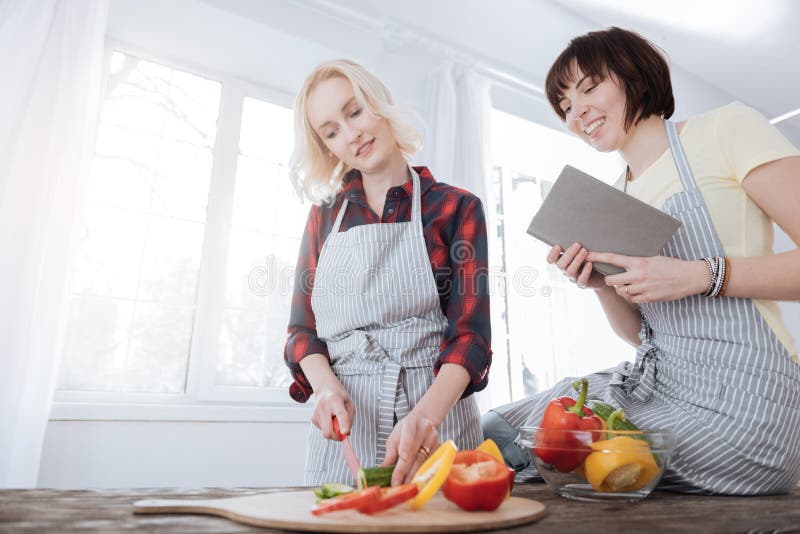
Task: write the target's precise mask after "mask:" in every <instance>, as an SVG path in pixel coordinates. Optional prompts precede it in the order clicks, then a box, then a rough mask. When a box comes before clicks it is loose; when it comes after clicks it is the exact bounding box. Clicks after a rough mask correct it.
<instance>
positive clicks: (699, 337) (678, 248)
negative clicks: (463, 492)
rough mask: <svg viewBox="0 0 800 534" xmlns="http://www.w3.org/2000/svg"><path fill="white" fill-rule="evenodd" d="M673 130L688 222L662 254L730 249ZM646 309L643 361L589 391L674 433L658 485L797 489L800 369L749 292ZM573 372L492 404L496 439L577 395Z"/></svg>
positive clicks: (603, 377)
mask: <svg viewBox="0 0 800 534" xmlns="http://www.w3.org/2000/svg"><path fill="white" fill-rule="evenodd" d="M665 128H666V130H667V137H668V140H669V146H670V150H671V152H672V156H673V159H674V161H675V165H676V167H677V169H678V173H679V175H680V178H681V182H682V184H683V189H684V190H683V191H681V192H679V193H676V194H675V195H673V196H672V197H670V198H669V199H668V200H667V202H666V203H665V204H664V206H663V207H662V210H663V211H665V212H667V213H669V214H670V215H672V216H673V217H676V218H677V219H680V221H681V222H682V225H681V227H680V229H679V230H678V232H677V233H676V234H675V235H674V236H673V238H672V239H671V240H670V241H669V242H668V243H667V245H666V247H665V248H664V250H663V251H662V255H664V256H670V257H674V258H680V259H683V260H697V259H700V258H702V257H710V256H724V255H725V252H724V250H723V248H722V244H721V242H720V240H719V237H718V236H717V232H716V230H715V229H714V226H713V224H712V222H711V218H710V216H709V212H708V209H707V207H706V205H705V201H704V200H703V196H702V194H701V192H700V190H699V189H698V188H697V185H696V183H695V181H694V177H693V175H692V172H691V169H690V168H689V163H688V160H687V158H686V155H685V154H684V152H683V148H682V146H681V144H680V139H679V137H678V132H677V129H676V127H675V124H674V123H671V122H666V121H665ZM639 311H640V314H641V316H642V329H641V332H640V334H639V336H640V339H641V341H642V344H641V345H640V346H639V347H638V349H637V351H636V360H635V362H634V363H633V364H632V365H631V364H630V363H627V362H626V363H623V364H621V365H620V366H619V367H617V368H616V369H610V370H607V371H603V372H600V373H596V374H593V375H590V376H589V377H588V378H589V380H590V396H591V397H593V398H597V399H601V400H604V401H606V402H608V403H610V404H613V405H615V406H617V407H621V408H623V409H624V410H625V412H626V414H627V415H628V417H630V419H631V420H632V421H633V422H634V423H636V424H637V425H638V426H639V427H640V428H648V429H659V428H668V429H672V430H674V431H675V434H676V438H677V444H676V450H675V452H674V454H673V456H672V459H671V462H670V467H669V469H668V471H667V472H666V473H665V475H664V477H663V478H662V480H661V484H660V487H661V488H664V489H672V490H676V491H684V492H689V493H720V494H736V495H755V494H770V493H784V492H787V491H789V490H791V489H792V488H793V487H794V486H795V485H796V484H797V482H798V480H800V366H798V364H797V363H795V362H794V361H793V360H792V358H791V356H790V354H789V353H788V351H787V350H786V349H785V347H784V346H783V345H782V344H781V342H780V341H779V340H778V338H777V336H776V335H775V333H774V332H773V331H772V330H771V329H770V328H769V325H768V324H767V323H766V321H764V319H763V318H762V316H761V314H760V313H759V311H758V309H757V308H756V307H755V305H754V304H753V302H752V300H750V299H746V298H730V297H721V298H716V299H709V298H706V297H703V296H701V295H694V296H691V297H687V298H683V299H680V300H676V301H671V302H656V303H649V304H642V305H640V306H639ZM573 380H574V379H567V380H564V381H562V382H559V383H558V384H557V385H556V386H555V387H554V388H552V389H550V390H549V391H546V392H543V393H541V394H537V395H535V396H534V397H531V398H528V399H523V400H521V401H517V402H515V403H512V404H508V405H505V406H502V407H500V408H497V409H496V410H494V411H493V412H490V413H489V414H487V416H485V417H484V431H485V433H486V434H488V435H487V437H491V435H492V434H493V433H496V432H498V429H499V430H500V431H503V430H505V431H506V433H507V432H508V427H511V428H514V429H515V430H516V429H518V428H519V427H520V426H522V425H533V426H535V425H537V424H538V423H539V422H540V421H541V417H542V413H543V411H544V408H545V406H546V404H547V402H548V401H549V400H550V399H552V398H553V397H556V396H560V395H565V394H571V393H573V391H572V388H571V383H572V381H573ZM512 439H513V437H512ZM512 443H513V442H512ZM508 448H509V449H511V452H512V453H514V454H512V455H511V456H515V457H516V458H517V462H518V464H519V463H520V461H519V457H520V456H522V455H526V454H528V456H527V459H528V462H529V459H530V456H529V453H527V452H526V451H524V450H520V449H518V448H517V449H516V450H514V446H513V444H512V445H511V446H509V447H508ZM518 467H522V466H521V465H518ZM525 471H526V472H527V473H528V474H535V470H534V469H533V468H532V467H528V468H527V469H526V470H525Z"/></svg>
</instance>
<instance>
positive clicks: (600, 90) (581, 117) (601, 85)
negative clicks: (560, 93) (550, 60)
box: [559, 65, 632, 152]
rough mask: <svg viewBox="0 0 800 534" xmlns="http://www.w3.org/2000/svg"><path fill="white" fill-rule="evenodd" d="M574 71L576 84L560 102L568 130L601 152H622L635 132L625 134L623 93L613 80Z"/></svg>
mask: <svg viewBox="0 0 800 534" xmlns="http://www.w3.org/2000/svg"><path fill="white" fill-rule="evenodd" d="M573 68H574V72H573V74H574V76H573V80H574V81H572V82H570V85H569V87H567V89H566V90H565V91H564V98H562V99H561V101H560V102H559V106H560V107H561V110H562V111H563V112H564V115H565V122H566V124H567V129H569V130H570V131H571V132H572V133H574V134H575V135H577V136H578V137H580V138H581V139H583V140H584V141H585V142H586V143H588V144H589V145H591V146H592V147H594V148H595V149H596V150H599V151H600V152H611V151H613V150H619V149H620V148H621V147H623V146H624V145H625V143H626V142H627V140H628V138H629V137H630V134H631V132H632V129H630V130H628V131H627V132H626V131H625V111H626V99H625V93H624V91H623V90H622V88H621V87H620V86H619V85H618V84H617V82H616V81H615V80H614V78H613V77H611V76H607V77H606V78H605V79H603V80H601V79H600V78H599V77H592V76H589V75H586V74H584V73H583V72H581V70H580V69H579V68H578V67H577V65H575V66H574V67H573Z"/></svg>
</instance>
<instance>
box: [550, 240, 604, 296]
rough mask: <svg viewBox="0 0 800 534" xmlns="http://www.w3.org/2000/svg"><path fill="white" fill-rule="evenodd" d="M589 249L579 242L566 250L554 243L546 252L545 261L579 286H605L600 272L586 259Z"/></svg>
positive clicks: (593, 287) (594, 287) (595, 287)
mask: <svg viewBox="0 0 800 534" xmlns="http://www.w3.org/2000/svg"><path fill="white" fill-rule="evenodd" d="M588 254H589V251H588V250H586V249H585V248H583V247H581V245H580V243H573V244H572V245H570V246H569V247H568V248H567V250H564V251H563V254H562V250H561V246H560V245H556V246H554V247H553V248H551V249H550V252H548V253H547V263H551V264H555V265H556V267H558V268H559V269H561V272H563V273H564V275H565V276H566V277H567V278H569V279H570V280H571V281H572V282H574V283H576V284H577V285H578V286H579V287H588V288H591V289H602V288H605V287H606V284H605V280H604V277H603V275H602V274H600V273H598V272H597V271H595V270H594V269H593V268H592V262H590V261H586V256H587V255H588Z"/></svg>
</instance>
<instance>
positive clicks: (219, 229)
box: [50, 38, 313, 422]
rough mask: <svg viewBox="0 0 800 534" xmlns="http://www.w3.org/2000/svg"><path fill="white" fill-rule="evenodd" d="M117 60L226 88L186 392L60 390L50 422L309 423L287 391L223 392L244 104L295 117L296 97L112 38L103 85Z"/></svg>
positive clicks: (304, 409)
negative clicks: (134, 60) (220, 353)
mask: <svg viewBox="0 0 800 534" xmlns="http://www.w3.org/2000/svg"><path fill="white" fill-rule="evenodd" d="M114 52H121V53H123V54H129V55H132V56H136V57H138V58H141V59H143V60H145V61H151V62H154V63H158V64H160V65H163V66H165V67H168V68H172V69H176V70H180V71H182V72H186V73H188V74H192V75H195V76H200V77H203V78H206V79H209V80H213V81H216V82H218V83H220V84H221V92H220V104H219V106H220V107H219V113H218V122H217V132H216V136H215V143H214V148H213V151H212V154H213V161H212V168H211V179H210V186H209V195H208V207H207V212H206V220H205V233H204V239H203V245H202V255H201V263H200V270H199V275H198V286H197V299H196V302H195V315H194V321H193V326H192V335H191V341H190V347H189V355H188V363H187V370H186V382H185V390H184V392H183V393H175V394H164V393H129V392H113V391H79V390H59V389H56V391H55V395H54V403H53V409H52V413H51V418H50V419H51V420H97V419H103V420H159V421H216V420H224V421H289V422H291V421H295V422H300V421H302V422H307V421H308V420H309V418H310V414H311V408H312V407H313V402H312V403H310V404H311V406H308V405H300V404H298V403H296V402H294V401H293V400H291V398H290V397H289V393H288V388H275V387H270V388H265V387H259V386H221V385H217V384H216V366H217V353H216V352H217V351H216V347H217V344H218V338H219V332H220V328H221V325H222V314H223V310H224V307H225V281H226V278H225V276H226V269H227V252H228V245H229V240H230V232H231V221H232V213H233V202H234V191H235V177H236V171H237V162H238V158H239V155H240V153H239V136H240V133H241V125H242V110H243V104H244V99H245V98H246V97H250V98H255V99H259V100H263V101H266V102H269V103H271V104H276V105H280V106H284V107H288V108H290V109H291V107H292V106H293V95H291V94H289V93H288V92H286V91H282V90H280V89H277V88H274V87H267V86H264V85H258V84H254V83H251V82H248V81H245V80H242V79H239V78H236V77H234V76H231V75H229V74H226V73H222V72H218V71H214V70H212V69H208V68H204V67H201V66H198V65H196V64H192V63H190V62H186V61H181V60H176V59H173V58H170V57H169V56H166V55H164V54H159V53H154V52H152V51H148V50H143V49H141V48H139V47H136V46H132V45H130V44H127V43H124V42H121V41H118V40H116V39H111V38H108V39H106V41H105V51H104V57H103V59H104V64H103V83H104V84H105V83H106V80H107V79H108V75H109V72H110V65H111V56H112V54H113V53H114ZM101 94H104V91H103V93H101ZM65 319H66V317H65ZM287 319H288V318H287ZM60 350H61V349H60Z"/></svg>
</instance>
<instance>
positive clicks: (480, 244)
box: [284, 167, 492, 402]
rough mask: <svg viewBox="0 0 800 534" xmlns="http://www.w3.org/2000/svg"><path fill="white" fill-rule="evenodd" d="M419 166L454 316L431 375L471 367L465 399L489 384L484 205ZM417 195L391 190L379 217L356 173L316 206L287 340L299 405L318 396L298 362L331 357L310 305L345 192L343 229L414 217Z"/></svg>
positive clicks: (432, 245)
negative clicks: (324, 248) (455, 366)
mask: <svg viewBox="0 0 800 534" xmlns="http://www.w3.org/2000/svg"><path fill="white" fill-rule="evenodd" d="M414 169H415V170H416V171H417V172H418V173H419V177H420V188H421V198H422V205H421V208H422V209H421V211H422V213H421V215H422V226H423V234H424V236H425V244H426V245H427V248H428V256H429V257H430V260H431V268H432V269H433V273H434V276H435V278H436V286H437V289H438V291H439V302H440V304H441V307H442V313H443V314H444V315H445V317H447V321H448V325H447V328H446V329H445V331H444V337H443V339H442V347H441V353H440V355H439V358H438V359H437V360H436V363H435V364H434V368H433V372H434V374H437V373H438V372H439V368H440V367H441V366H442V364H445V363H455V364H458V365H461V366H463V367H464V368H466V370H467V371H468V372H469V375H470V378H471V380H470V384H469V385H468V386H467V389H466V390H465V391H464V396H465V397H466V396H468V395H470V394H472V393H473V392H475V391H480V390H482V389H483V388H485V387H486V384H487V381H488V375H489V366H490V365H491V361H492V356H491V354H492V353H491V349H490V346H491V327H490V315H489V282H488V274H489V273H488V249H487V242H486V220H485V219H484V215H483V206H482V204H481V201H480V199H479V198H478V197H476V196H475V195H473V194H471V193H469V192H468V191H465V190H463V189H458V188H456V187H453V186H450V185H447V184H444V183H441V182H437V181H436V180H434V178H433V176H432V175H431V173H430V171H429V170H428V169H427V168H426V167H414ZM412 192H413V182H412V181H410V180H409V181H408V182H406V183H405V184H404V185H402V186H396V187H393V188H391V189H389V191H388V192H387V194H386V203H385V204H384V207H383V217H378V216H377V215H376V214H375V212H374V211H372V209H371V208H370V207H369V205H368V204H367V201H366V196H365V194H364V188H363V184H362V181H361V174H360V173H359V172H358V171H351V172H350V173H349V174H348V176H347V177H346V178H345V182H344V186H343V188H342V190H341V191H340V192H339V193H338V194H337V196H336V200H335V201H334V203H333V205H331V206H316V205H315V206H312V208H311V211H310V213H309V216H308V222H307V224H306V231H305V233H304V234H303V241H302V243H301V245H300V254H299V257H298V259H297V270H296V271H295V272H296V278H295V289H294V294H293V297H292V311H291V317H290V319H289V328H288V332H289V338H288V341H287V342H286V348H285V350H284V360H285V361H286V365H288V366H289V369H290V371H291V373H292V377H293V378H294V383H292V385H291V387H290V388H289V394H290V395H291V397H292V398H293V399H294V400H296V401H297V402H305V401H307V400H308V398H309V397H310V396H311V394H312V393H313V390H312V388H311V385H310V384H309V382H308V379H307V378H306V377H305V375H304V374H303V371H302V369H301V368H300V364H299V362H300V360H302V359H303V358H305V357H306V356H308V355H309V354H314V353H320V354H323V355H325V356H326V357H329V356H328V349H327V347H326V345H325V342H323V341H322V340H321V339H319V338H318V337H317V333H316V322H315V319H314V312H313V311H312V309H311V288H312V285H313V274H312V273H313V272H314V270H315V269H316V268H317V261H318V259H319V255H320V251H321V250H322V244H323V243H324V241H325V238H326V237H327V235H328V233H329V232H330V230H331V228H332V227H333V223H334V221H335V220H336V215H337V213H338V212H339V208H340V207H341V206H342V202H343V199H344V197H345V196H347V198H348V200H349V205H348V208H347V211H346V212H345V215H344V218H343V219H342V224H341V228H340V231H342V232H344V231H346V230H348V229H349V228H352V227H354V226H359V225H362V224H375V223H393V222H408V221H410V220H411V195H412Z"/></svg>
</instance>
